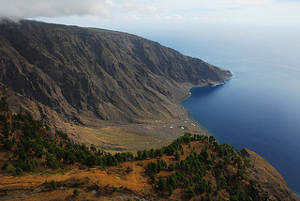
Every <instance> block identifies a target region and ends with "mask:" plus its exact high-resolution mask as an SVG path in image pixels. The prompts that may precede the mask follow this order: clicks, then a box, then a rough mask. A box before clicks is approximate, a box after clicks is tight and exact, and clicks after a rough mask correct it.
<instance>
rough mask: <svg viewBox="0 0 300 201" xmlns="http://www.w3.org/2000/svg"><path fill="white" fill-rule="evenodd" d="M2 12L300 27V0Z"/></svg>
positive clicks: (70, 3)
mask: <svg viewBox="0 0 300 201" xmlns="http://www.w3.org/2000/svg"><path fill="white" fill-rule="evenodd" d="M0 5H1V6H0V17H10V18H13V19H22V18H26V19H37V20H43V21H47V22H57V23H63V24H76V25H80V26H92V27H104V28H105V27H107V28H113V29H122V28H126V27H128V26H129V27H134V26H141V27H142V28H148V29H150V28H152V29H155V28H157V29H159V28H162V27H166V26H169V27H174V28H175V29H176V27H178V26H182V25H185V26H198V25H202V24H209V25H216V26H217V25H241V24H242V25H277V26H300V0H185V1H183V0H84V1H83V0H0Z"/></svg>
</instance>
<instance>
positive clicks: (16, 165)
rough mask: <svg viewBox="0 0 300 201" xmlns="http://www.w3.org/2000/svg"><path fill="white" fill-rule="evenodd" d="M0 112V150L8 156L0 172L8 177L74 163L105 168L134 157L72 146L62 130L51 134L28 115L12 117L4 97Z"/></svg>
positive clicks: (83, 146)
mask: <svg viewBox="0 0 300 201" xmlns="http://www.w3.org/2000/svg"><path fill="white" fill-rule="evenodd" d="M0 109H1V110H0V129H1V133H0V149H2V150H4V151H6V152H8V156H9V157H8V160H7V161H6V163H5V164H4V165H3V166H2V169H3V170H4V171H6V172H7V173H9V174H12V175H19V174H22V173H23V172H28V171H34V170H37V169H41V168H46V169H49V168H50V169H57V168H64V167H65V166H66V165H71V164H76V163H77V164H82V165H86V166H88V167H93V166H101V167H106V166H113V165H119V164H120V163H122V162H124V161H128V160H133V158H134V156H133V154H132V153H117V154H115V155H112V154H109V153H105V152H103V151H102V150H100V149H97V148H96V147H95V146H93V145H92V146H90V147H87V146H86V145H84V144H76V143H74V142H72V141H71V140H70V139H69V138H68V135H67V134H66V133H64V132H62V131H56V132H55V133H52V132H51V130H50V128H49V127H48V126H47V125H45V124H44V123H43V122H41V121H37V120H34V119H33V117H32V116H31V115H30V114H29V113H27V114H17V115H12V114H11V113H10V112H9V111H8V107H7V104H6V101H5V98H2V99H1V101H0Z"/></svg>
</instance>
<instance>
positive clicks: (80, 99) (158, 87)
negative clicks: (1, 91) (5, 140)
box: [0, 21, 231, 122]
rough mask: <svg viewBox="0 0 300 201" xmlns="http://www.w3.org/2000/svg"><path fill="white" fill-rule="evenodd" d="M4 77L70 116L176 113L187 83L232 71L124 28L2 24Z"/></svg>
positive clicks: (215, 79) (132, 117)
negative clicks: (121, 31)
mask: <svg viewBox="0 0 300 201" xmlns="http://www.w3.org/2000/svg"><path fill="white" fill-rule="evenodd" d="M0 66H1V68H0V82H2V83H4V84H5V85H6V86H8V87H9V88H11V89H12V90H14V91H15V92H18V93H19V94H22V95H24V96H25V97H28V98H30V99H31V100H33V101H35V102H38V103H41V104H43V105H45V106H48V107H49V108H51V109H52V110H54V111H55V112H57V113H58V114H59V115H61V116H62V117H63V118H65V119H67V120H69V121H77V122H78V121H79V122H84V120H85V119H93V118H97V119H103V120H111V121H126V122H133V121H136V120H137V119H147V118H174V117H176V115H177V114H176V112H175V111H174V109H173V107H174V104H175V103H176V101H178V100H179V99H180V98H182V97H183V96H184V95H186V92H187V91H186V88H185V87H183V86H184V85H185V84H188V85H189V86H192V85H203V84H214V83H221V82H224V81H225V80H226V79H228V78H229V77H230V76H231V74H230V72H229V71H225V70H222V69H220V68H217V67H214V66H212V65H209V64H207V63H205V62H203V61H202V60H199V59H196V58H191V57H187V56H184V55H182V54H180V53H179V52H177V51H175V50H172V49H170V48H166V47H164V46H161V45H160V44H158V43H155V42H152V41H149V40H146V39H143V38H140V37H137V36H134V35H130V34H125V33H120V32H113V31H107V30H101V29H92V28H80V27H75V26H64V25H55V24H46V23H41V22H34V21H21V22H20V23H12V22H7V21H4V22H2V23H1V24H0Z"/></svg>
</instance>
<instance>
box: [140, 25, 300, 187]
mask: <svg viewBox="0 0 300 201" xmlns="http://www.w3.org/2000/svg"><path fill="white" fill-rule="evenodd" d="M274 30H277V31H274ZM210 31H211V32H210ZM209 33H212V34H209ZM299 35H300V31H299V29H298V30H297V29H285V30H283V29H275V28H272V29H265V30H256V31H253V30H252V31H250V32H247V31H242V30H240V29H239V30H238V31H236V32H234V31H229V30H227V31H223V32H220V31H218V30H215V31H214V32H213V31H212V30H208V31H198V32H197V34H196V33H194V34H190V35H189V36H188V37H187V36H186V35H175V36H174V35H173V36H168V35H157V36H154V37H153V35H152V36H147V35H145V36H146V37H147V38H150V39H153V40H156V41H159V42H160V43H162V44H164V45H166V46H169V47H171V48H175V49H177V50H179V51H180V52H182V53H184V54H186V55H190V56H194V57H198V58H201V59H203V60H204V61H206V62H208V63H211V64H214V65H216V66H220V67H223V68H225V69H228V70H230V71H231V72H232V73H233V77H232V79H231V80H229V81H228V82H227V83H226V84H224V85H220V86H217V87H202V88H199V87H198V88H193V89H191V96H190V97H189V98H188V99H185V100H184V101H183V102H182V105H183V106H184V107H185V108H186V109H187V110H188V111H189V112H190V116H191V117H192V118H193V119H194V120H196V121H197V122H199V123H200V124H201V125H203V126H204V127H205V128H206V129H207V130H208V131H209V132H210V133H212V134H213V135H214V136H215V137H216V138H217V140H218V141H219V142H220V143H228V144H231V145H233V146H234V147H235V148H237V149H242V148H243V147H247V148H249V149H251V150H253V151H255V152H257V153H258V154H259V155H261V156H262V157H263V158H265V159H266V160H267V161H268V162H270V163H271V164H272V165H273V166H274V167H275V168H276V169H277V170H278V171H279V172H280V173H281V175H282V176H283V177H284V178H285V179H286V181H287V182H288V185H289V187H290V188H291V189H292V190H293V191H294V192H296V193H297V192H298V193H299V192H300V40H299V37H298V36H299Z"/></svg>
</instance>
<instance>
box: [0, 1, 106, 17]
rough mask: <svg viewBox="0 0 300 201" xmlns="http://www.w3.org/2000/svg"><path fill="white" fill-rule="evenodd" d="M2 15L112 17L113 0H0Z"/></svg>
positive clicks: (0, 15) (0, 13) (0, 14)
mask: <svg viewBox="0 0 300 201" xmlns="http://www.w3.org/2000/svg"><path fill="white" fill-rule="evenodd" d="M0 5H1V6H0V17H12V18H34V17H61V16H71V15H95V16H101V17H106V18H108V17H110V16H111V8H112V1H111V0H0Z"/></svg>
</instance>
